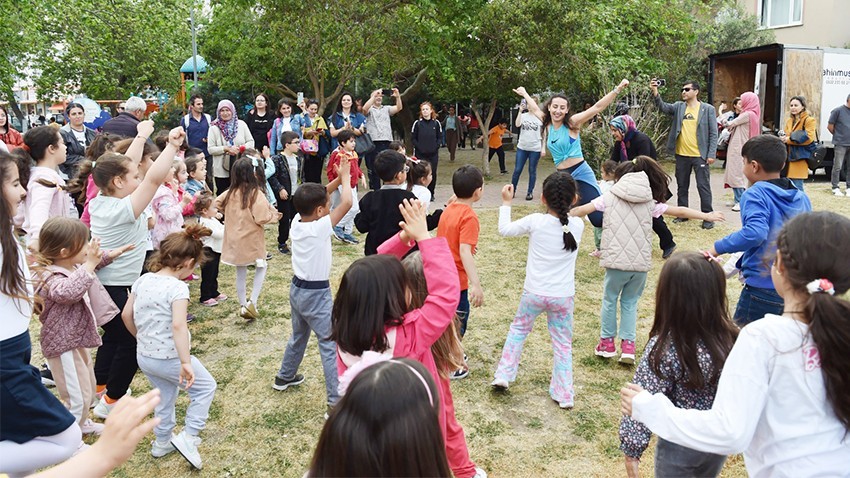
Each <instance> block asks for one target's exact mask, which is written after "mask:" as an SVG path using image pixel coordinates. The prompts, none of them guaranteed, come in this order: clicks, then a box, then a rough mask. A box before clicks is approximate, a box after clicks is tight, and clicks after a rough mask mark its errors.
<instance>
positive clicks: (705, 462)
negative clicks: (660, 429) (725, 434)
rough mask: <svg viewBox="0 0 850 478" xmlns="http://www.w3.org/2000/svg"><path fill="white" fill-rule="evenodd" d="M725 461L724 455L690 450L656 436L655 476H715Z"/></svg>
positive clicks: (662, 477)
mask: <svg viewBox="0 0 850 478" xmlns="http://www.w3.org/2000/svg"><path fill="white" fill-rule="evenodd" d="M724 463H726V456H724V455H715V454H714V453H705V452H701V451H696V450H692V449H690V448H686V447H683V446H682V445H677V444H675V443H671V442H669V441H667V440H665V439H663V438H658V446H657V447H656V448H655V476H656V477H658V478H666V477H671V478H673V477H680V476H712V477H713V476H717V475H719V474H720V470H721V469H723V464H724Z"/></svg>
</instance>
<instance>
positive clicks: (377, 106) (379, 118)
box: [363, 88, 402, 191]
mask: <svg viewBox="0 0 850 478" xmlns="http://www.w3.org/2000/svg"><path fill="white" fill-rule="evenodd" d="M385 94H392V96H393V97H395V105H393V106H384V105H383V102H384V95H385ZM401 109H402V104H401V94H399V92H398V88H393V89H392V90H375V91H373V92H372V96H371V97H369V101H367V102H366V104H364V105H363V116H365V117H366V132H367V133H369V137H371V138H372V142H373V143H375V149H373V150H372V151H370V152H368V153H366V168H367V169H368V170H369V172H368V175H369V189H371V190H373V191H376V190H378V189H381V178H379V177H378V173H377V172H376V171H375V166H374V165H375V158H376V157H377V156H378V153H380V152H381V151H384V150H385V149H387V148H388V147H389V145H390V142H391V141H392V140H393V129H392V126H391V123H390V116H392V115H394V114H396V113H398V112H399V111H401Z"/></svg>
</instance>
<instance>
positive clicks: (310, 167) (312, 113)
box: [302, 99, 331, 184]
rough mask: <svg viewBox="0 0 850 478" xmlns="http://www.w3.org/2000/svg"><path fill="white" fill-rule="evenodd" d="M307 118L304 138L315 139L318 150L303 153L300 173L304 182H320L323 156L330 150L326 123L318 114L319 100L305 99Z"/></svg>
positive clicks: (323, 161)
mask: <svg viewBox="0 0 850 478" xmlns="http://www.w3.org/2000/svg"><path fill="white" fill-rule="evenodd" d="M306 115H307V118H308V119H309V120H310V122H309V125H308V126H305V127H304V130H303V132H304V139H310V140H316V141H318V142H319V150H318V151H317V152H316V154H305V155H304V162H303V165H302V173H303V176H304V182H305V183H317V184H322V167H323V166H324V163H325V157H327V155H328V152H329V151H330V150H331V147H330V144H331V143H330V138H329V137H328V134H327V132H328V124H327V123H326V122H325V119H324V118H322V117H321V116H319V102H318V101H316V100H313V99H311V100H308V101H307V114H306Z"/></svg>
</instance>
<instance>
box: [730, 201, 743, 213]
mask: <svg viewBox="0 0 850 478" xmlns="http://www.w3.org/2000/svg"><path fill="white" fill-rule="evenodd" d="M732 210H733V211H735V212H741V204H740V203H735V205H734V206H732Z"/></svg>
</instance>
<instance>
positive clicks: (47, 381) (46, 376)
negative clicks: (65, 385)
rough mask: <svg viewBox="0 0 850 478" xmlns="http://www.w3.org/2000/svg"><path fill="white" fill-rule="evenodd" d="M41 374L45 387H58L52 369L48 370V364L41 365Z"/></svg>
mask: <svg viewBox="0 0 850 478" xmlns="http://www.w3.org/2000/svg"><path fill="white" fill-rule="evenodd" d="M39 372H41V383H42V384H43V385H44V386H45V387H55V386H56V382H54V381H53V372H51V371H50V369H49V368H47V364H46V363H45V364H41V370H40V371H39Z"/></svg>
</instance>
